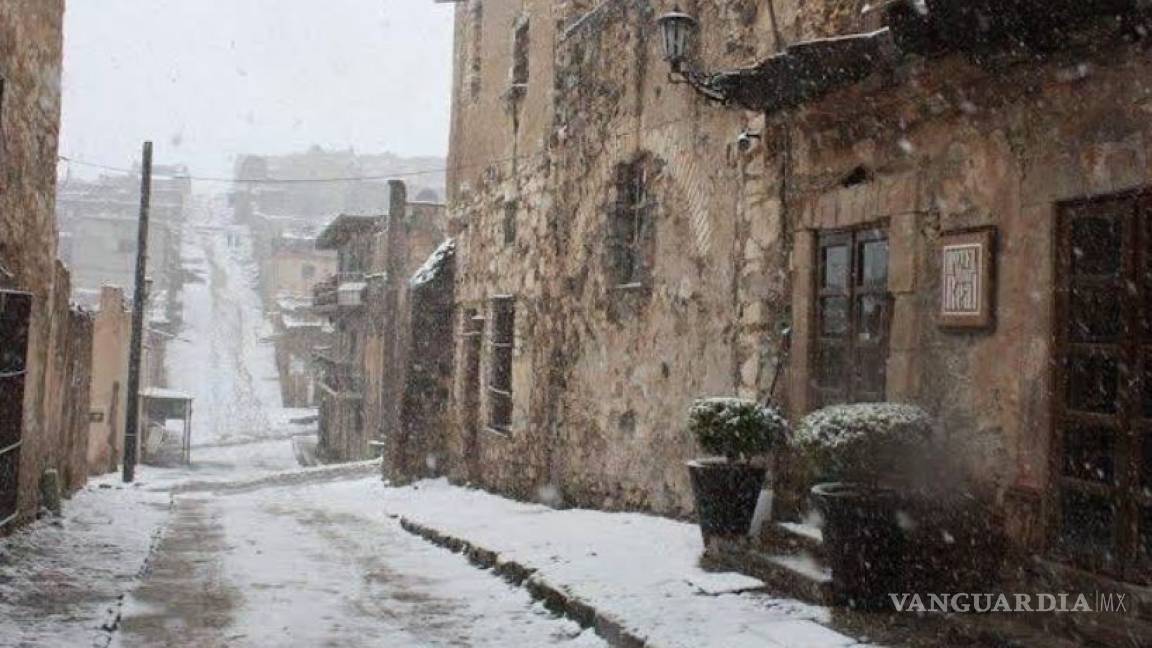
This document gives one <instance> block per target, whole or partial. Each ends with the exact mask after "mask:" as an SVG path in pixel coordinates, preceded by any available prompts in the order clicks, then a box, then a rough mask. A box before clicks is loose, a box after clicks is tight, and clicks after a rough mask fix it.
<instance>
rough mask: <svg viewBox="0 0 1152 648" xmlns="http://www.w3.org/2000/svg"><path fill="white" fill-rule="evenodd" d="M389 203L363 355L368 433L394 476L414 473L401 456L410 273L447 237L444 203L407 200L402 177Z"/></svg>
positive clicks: (375, 267) (379, 244)
mask: <svg viewBox="0 0 1152 648" xmlns="http://www.w3.org/2000/svg"><path fill="white" fill-rule="evenodd" d="M390 195H391V205H390V207H389V216H388V217H387V220H386V222H383V223H382V226H381V228H380V230H379V231H378V232H377V234H376V238H375V247H374V255H373V262H372V273H371V276H372V277H373V279H372V281H371V282H370V285H369V289H368V313H369V315H368V316H369V321H370V330H369V334H368V340H367V342H366V343H365V353H364V355H363V360H362V361H363V363H364V375H365V385H366V388H365V401H364V411H365V420H366V421H367V422H368V425H369V427H370V429H369V430H368V433H369V435H370V438H373V439H377V440H381V441H383V442H384V443H385V444H386V445H385V452H386V456H387V457H388V458H389V459H390V460H392V465H391V466H390V472H391V473H392V477H393V478H395V479H404V478H406V477H407V476H408V475H410V474H411V471H410V470H408V466H407V462H405V461H403V460H402V459H400V458H399V456H400V454H402V453H401V451H400V450H399V445H398V444H400V443H401V439H402V438H403V437H404V424H403V415H402V411H403V402H404V392H405V384H406V382H407V380H408V370H409V368H410V363H411V361H412V352H413V349H412V340H413V336H414V335H415V332H414V330H413V322H414V308H416V306H415V304H414V302H413V301H412V293H411V289H410V286H409V278H410V277H411V276H412V274H413V272H415V271H416V269H417V268H419V267H420V266H421V264H422V263H423V262H424V260H425V259H427V258H428V255H430V254H431V253H432V251H433V250H435V249H436V247H437V246H438V245H439V244H440V243H441V242H442V241H443V240H444V238H445V236H446V232H447V224H446V218H445V210H444V207H443V205H436V204H431V203H410V202H408V192H407V187H406V186H405V184H404V183H403V182H400V181H392V182H391V191H390Z"/></svg>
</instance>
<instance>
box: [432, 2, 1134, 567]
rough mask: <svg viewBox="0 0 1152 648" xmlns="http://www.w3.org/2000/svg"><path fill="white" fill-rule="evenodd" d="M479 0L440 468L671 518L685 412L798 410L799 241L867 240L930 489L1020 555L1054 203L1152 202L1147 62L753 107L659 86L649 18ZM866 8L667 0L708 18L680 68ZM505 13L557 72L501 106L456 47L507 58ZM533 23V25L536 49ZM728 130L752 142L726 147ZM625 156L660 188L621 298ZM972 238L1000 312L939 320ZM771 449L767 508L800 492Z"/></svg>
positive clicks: (805, 355)
mask: <svg viewBox="0 0 1152 648" xmlns="http://www.w3.org/2000/svg"><path fill="white" fill-rule="evenodd" d="M478 4H479V3H477V2H473V3H471V7H469V6H463V5H462V6H460V7H459V9H458V14H457V30H456V34H457V45H456V51H457V74H456V81H455V87H454V91H455V95H454V101H455V104H454V125H453V128H454V130H453V137H452V155H451V157H450V166H452V167H453V169H454V170H453V174H452V176H451V179H450V189H449V195H450V196H451V197H452V201H451V204H450V212H451V214H450V217H451V218H452V219H454V220H455V221H457V222H458V223H459V224H460V226H461V227H462V233H461V235H460V237H459V241H458V248H457V257H456V295H455V299H456V303H457V308H456V317H455V320H456V337H457V343H456V351H455V367H456V369H455V375H454V378H453V388H452V417H453V424H452V426H451V433H450V435H449V438H448V439H447V440H446V445H447V448H448V452H449V457H450V462H449V473H450V474H451V475H452V476H453V477H454V478H455V479H458V480H471V481H474V482H478V483H480V484H481V485H483V486H485V487H487V488H491V489H494V490H498V491H501V492H505V493H508V494H511V495H514V496H517V497H522V498H527V499H543V500H545V501H548V502H549V503H552V504H576V505H582V506H595V507H602V508H641V509H647V510H652V511H656V512H659V513H664V514H669V515H676V516H687V515H690V514H691V511H692V502H691V497H690V492H689V488H688V484H687V479H686V475H685V471H684V469H683V466H682V462H683V461H684V460H685V459H688V458H690V457H692V456H693V455H695V454H697V453H698V451H699V450H698V448H696V447H695V444H694V442H693V440H692V439H691V438H690V437H689V436H688V435H687V433H686V431H685V429H684V415H685V410H686V408H687V406H688V404H689V403H690V402H691V400H692V399H693V398H696V397H700V396H719V395H733V394H734V395H740V396H745V397H754V398H761V399H763V398H768V397H771V398H773V399H774V400H776V401H777V402H779V403H781V404H782V405H783V406H785V407H786V409H787V410H788V412H789V414H790V415H791V416H792V417H793V418H794V419H798V418H799V417H801V416H802V415H804V414H805V413H807V412H808V411H810V410H811V409H812V408H813V407H814V403H813V401H812V399H811V398H810V394H809V385H810V381H811V378H812V374H813V367H812V361H811V352H812V339H813V335H814V333H813V326H814V321H813V318H814V312H815V303H816V298H815V285H814V284H815V272H816V268H815V260H816V259H815V254H816V240H817V236H818V233H819V232H820V231H823V230H838V229H843V228H850V227H854V226H860V225H867V224H874V225H878V226H882V227H883V228H884V229H885V230H886V231H887V235H888V241H889V261H888V264H889V265H888V282H889V284H888V292H889V293H890V294H889V298H890V299H891V304H892V315H891V320H890V323H889V331H888V338H889V340H888V344H889V349H888V355H887V358H886V363H885V366H886V380H887V383H886V394H885V397H886V398H887V399H889V400H898V401H912V402H916V403H918V404H921V405H922V406H924V407H925V408H926V409H927V410H928V411H930V412H931V413H932V414H934V415H935V416H936V417H937V419H938V420H939V421H940V422H941V427H942V431H943V433H944V435H945V437H947V438H948V439H949V440H950V443H951V444H953V445H954V446H955V449H954V450H955V451H954V452H952V453H950V455H949V457H948V459H949V461H948V462H947V463H948V465H940V466H932V468H934V469H937V468H938V469H939V472H937V473H935V474H936V476H937V477H938V481H939V482H940V484H938V485H941V486H950V485H955V487H956V489H959V488H968V489H973V490H975V491H977V492H979V493H981V494H983V495H984V496H985V497H986V499H988V500H990V501H992V502H995V503H996V504H998V505H999V507H1000V512H1001V513H1003V517H1004V519H1007V520H1010V521H1011V522H1010V524H1009V526H1010V527H1011V528H1010V529H1009V532H1010V533H1011V534H1013V536H1014V537H1016V538H1017V539H1019V540H1022V541H1024V542H1026V543H1031V544H1032V546H1036V544H1037V542H1040V541H1039V540H1036V536H1037V535H1043V529H1044V527H1045V525H1046V524H1047V522H1048V520H1046V519H1045V517H1044V516H1045V515H1046V511H1047V510H1048V509H1047V505H1048V503H1050V499H1051V494H1052V493H1051V489H1050V482H1051V478H1052V475H1050V474H1049V470H1050V457H1049V444H1050V439H1051V438H1052V436H1053V424H1052V421H1051V413H1050V410H1051V406H1052V402H1051V399H1052V395H1051V392H1052V380H1053V378H1052V371H1053V357H1054V355H1053V333H1054V329H1053V323H1052V322H1053V310H1054V293H1055V290H1056V286H1055V284H1054V281H1055V279H1054V276H1055V261H1054V257H1055V251H1054V247H1053V240H1054V237H1055V231H1054V225H1053V223H1054V221H1055V213H1056V210H1057V208H1058V205H1059V203H1060V202H1061V201H1067V200H1071V199H1077V198H1083V197H1088V196H1100V195H1108V194H1113V193H1116V192H1124V191H1132V190H1137V189H1143V188H1146V187H1149V186H1152V164H1150V162H1149V157H1148V154H1147V150H1148V143H1149V140H1148V138H1149V136H1150V135H1152V133H1150V132H1149V129H1148V126H1147V123H1148V121H1147V115H1148V112H1149V111H1150V110H1152V108H1150V105H1152V99H1150V96H1149V89H1148V86H1147V84H1146V83H1144V82H1143V81H1142V79H1144V78H1146V77H1147V74H1148V71H1149V70H1148V63H1147V57H1146V49H1144V48H1143V46H1140V45H1133V44H1129V43H1128V42H1126V41H1125V40H1124V39H1123V38H1121V37H1120V36H1118V35H1117V34H1116V33H1114V32H1113V33H1111V34H1110V35H1108V36H1107V38H1102V39H1096V40H1094V41H1092V43H1093V46H1092V47H1091V48H1089V49H1088V50H1087V51H1081V50H1077V51H1074V52H1069V53H1065V54H1050V55H1048V56H1045V57H1043V58H1037V57H1036V56H1019V57H1016V56H1011V55H1009V56H1000V57H996V58H993V59H986V62H985V63H983V64H981V63H977V62H976V59H973V58H970V57H966V56H964V55H959V54H957V55H950V56H946V57H942V58H932V59H922V58H918V57H908V58H906V59H904V60H903V61H902V62H901V63H900V64H899V65H898V66H896V68H895V69H894V70H892V71H889V72H886V73H883V74H878V75H874V76H873V77H872V78H869V79H867V80H866V81H864V82H861V83H857V84H855V85H854V86H851V87H849V88H845V89H842V90H839V91H837V92H834V93H832V94H830V95H829V96H827V97H825V98H824V99H823V100H820V101H817V102H815V103H812V104H809V105H807V106H804V107H802V108H801V109H798V110H795V111H790V112H789V113H787V114H772V115H763V114H755V113H749V112H744V111H741V110H740V109H738V108H736V107H732V106H729V107H721V106H717V105H714V104H710V103H708V102H706V101H704V100H703V99H701V98H700V97H699V96H698V95H696V94H695V93H693V92H692V91H691V90H689V89H688V88H686V87H683V86H679V85H674V84H670V83H669V80H668V77H667V66H666V64H665V63H663V62H662V60H661V52H660V49H659V48H660V43H659V42H658V37H657V36H658V32H657V31H656V28H655V23H654V21H655V18H656V16H658V15H659V13H660V12H662V11H666V10H669V9H671V6H670V5H671V3H660V2H639V1H632V0H608V1H606V2H578V1H576V0H572V1H569V2H562V3H555V4H554V5H551V6H543V5H538V4H536V3H533V2H519V1H512V0H508V1H506V2H499V1H497V0H487V1H486V2H484V3H483V14H482V15H483V20H482V21H480V22H479V23H477V22H476V19H475V16H476V11H475V7H476V6H477V5H478ZM859 4H860V3H854V2H843V1H836V2H832V1H829V2H818V3H804V2H787V1H782V2H777V3H775V9H776V11H775V14H776V20H775V21H773V20H772V16H771V15H770V14H769V12H768V11H766V9H767V7H766V3H759V2H719V1H717V2H711V1H708V0H699V1H698V2H689V3H686V6H685V9H686V10H688V11H689V12H690V13H692V14H693V15H695V16H696V17H697V18H698V20H699V21H700V25H701V33H700V42H699V52H698V56H699V59H700V60H701V62H702V65H703V66H704V67H706V68H708V69H731V68H734V67H740V66H743V65H748V64H750V63H755V62H757V61H759V60H762V59H763V58H764V57H766V56H768V55H770V54H771V53H772V52H773V51H774V50H775V49H776V48H777V47H778V44H777V39H776V37H775V33H776V32H779V33H780V35H781V39H780V42H781V44H788V43H794V42H796V41H797V40H800V39H810V38H821V37H826V36H835V35H843V34H846V33H853V32H859V31H863V30H868V29H873V28H875V27H877V26H878V23H877V22H876V21H877V20H878V18H877V17H876V16H875V15H871V14H869V15H861V14H860V13H859V8H860V7H859V6H858V5H859ZM493 15H495V16H499V17H500V18H499V19H493V20H495V22H494V23H492V24H489V23H488V21H489V16H493ZM525 16H527V17H528V19H529V20H531V24H532V26H533V39H532V42H531V48H530V54H531V57H532V60H533V62H534V64H536V62H537V61H542V62H541V63H540V65H541V66H543V67H545V68H547V67H549V66H551V72H550V73H547V74H545V75H543V76H544V78H545V79H546V80H547V81H550V82H551V86H543V87H542V86H541V85H540V84H537V82H536V77H535V76H533V77H532V78H531V80H530V81H529V82H528V85H527V87H526V88H523V89H520V90H519V91H518V92H517V93H516V94H515V95H514V96H511V97H505V98H504V99H503V100H504V101H505V104H504V105H506V106H507V107H508V109H507V110H504V111H503V112H500V111H495V110H488V111H481V110H480V109H479V108H477V106H483V105H487V104H486V103H485V102H488V103H489V104H491V105H497V104H495V103H492V102H496V101H497V100H498V99H499V97H497V96H495V95H496V94H498V92H497V90H500V92H503V90H502V89H500V88H501V86H499V85H498V86H497V89H493V88H491V86H490V83H489V78H488V76H484V74H483V73H482V75H481V76H482V79H481V80H482V83H481V84H480V86H479V87H480V89H479V91H476V90H474V89H473V87H471V86H469V85H468V82H469V81H468V80H469V79H470V78H473V77H474V73H473V68H472V67H470V65H471V64H470V61H473V60H474V59H475V58H476V57H475V56H474V55H473V54H472V53H473V52H475V51H480V52H483V53H484V56H483V57H482V58H483V59H484V60H483V63H484V65H494V66H495V67H497V68H498V69H507V65H509V64H510V63H511V61H510V57H511V50H510V48H508V47H507V42H506V40H503V39H505V37H506V36H507V35H508V34H509V33H510V27H509V25H511V24H512V21H513V20H515V21H521V20H524V19H525ZM538 16H539V17H546V20H545V22H547V23H548V24H549V25H550V27H548V28H546V37H545V39H544V40H543V41H542V42H537V40H536V39H535V31H534V30H535V26H536V25H537V24H539V22H540V21H539V20H537V17H538ZM476 25H480V26H481V27H482V32H483V33H482V34H481V39H480V40H481V43H480V45H479V46H477V45H476V43H475V39H476V34H477V31H476V29H475V27H476ZM493 39H496V40H497V41H498V42H499V43H502V45H501V46H500V47H499V48H497V47H496V46H495V45H492V44H491V41H492V40H493ZM501 57H503V58H501ZM493 59H494V60H495V62H493ZM533 69H535V68H533ZM486 93H491V94H492V95H493V96H486ZM521 115H525V116H527V115H531V116H534V117H532V118H523V119H522V118H521ZM745 129H747V130H748V131H749V132H751V133H753V134H758V135H760V137H759V138H756V139H753V140H752V142H751V145H750V146H749V147H745V148H739V147H736V146H735V144H734V142H735V139H736V136H737V134H738V133H740V132H741V131H742V130H745ZM525 142H542V145H541V146H540V147H539V148H538V149H528V148H526V147H525V146H524V143H525ZM635 164H639V165H640V166H642V167H643V168H644V169H645V172H646V173H647V191H648V193H649V195H650V197H651V199H652V200H651V204H650V205H649V206H648V229H647V230H645V232H644V236H643V241H642V246H643V250H642V255H641V256H642V261H643V264H642V265H643V273H642V274H641V276H640V279H639V280H638V281H632V282H629V283H628V284H626V285H619V281H618V278H616V277H615V276H614V266H613V261H612V240H613V239H612V237H613V235H614V234H613V230H612V217H613V214H614V213H615V212H616V210H617V209H618V208H619V207H618V205H619V203H620V202H621V200H622V197H621V191H620V189H619V186H620V182H619V179H620V177H621V172H622V170H626V169H627V167H628V166H629V165H635ZM982 226H995V227H996V230H997V231H996V236H997V240H998V243H997V245H998V250H997V259H996V262H997V280H996V294H995V300H994V301H995V304H996V305H997V306H996V323H995V326H994V327H993V328H992V329H990V330H987V331H977V332H967V333H964V332H957V331H955V330H946V329H944V328H942V327H940V326H939V325H938V322H937V321H936V312H937V308H938V300H939V289H940V268H939V260H938V258H937V246H938V243H939V241H940V234H941V233H942V232H948V231H955V230H961V229H969V228H974V227H982ZM509 296H510V297H512V298H513V299H514V303H515V330H514V352H513V364H512V379H511V384H512V387H513V389H512V392H513V402H514V408H513V416H512V423H511V426H510V427H509V428H508V429H493V428H492V427H491V426H489V425H487V424H486V423H487V422H488V421H489V418H490V414H491V411H490V407H491V406H490V401H491V398H490V394H489V387H490V384H491V382H492V379H493V350H492V325H493V299H494V298H497V297H509ZM785 331H791V335H790V337H786V336H785V335H784V332H785ZM477 339H479V340H481V342H480V343H477V342H476V340H477ZM778 370H781V371H782V373H781V376H780V380H779V384H778V385H777V388H776V391H775V392H774V393H772V394H769V388H770V386H772V385H773V384H774V378H775V376H776V374H777V372H778ZM788 459H789V457H787V456H782V457H781V458H780V460H781V461H782V462H783V464H782V465H781V466H780V468H781V470H779V471H778V472H779V474H780V475H782V477H781V481H780V482H779V483H778V484H777V485H778V486H779V487H780V488H778V494H782V495H783V496H782V497H781V499H780V503H781V504H782V506H781V507H780V511H782V512H783V513H784V514H785V515H790V514H794V513H795V512H796V509H798V508H800V507H802V506H803V499H804V497H803V493H804V486H805V481H804V478H803V476H799V475H797V474H796V471H795V470H793V469H791V468H789V461H788Z"/></svg>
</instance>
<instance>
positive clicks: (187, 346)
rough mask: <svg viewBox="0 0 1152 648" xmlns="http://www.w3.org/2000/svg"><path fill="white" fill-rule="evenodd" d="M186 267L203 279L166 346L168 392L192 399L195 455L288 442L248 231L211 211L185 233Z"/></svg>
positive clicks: (188, 287) (189, 293) (191, 287)
mask: <svg viewBox="0 0 1152 648" xmlns="http://www.w3.org/2000/svg"><path fill="white" fill-rule="evenodd" d="M181 246H182V249H181V259H182V261H183V264H184V268H185V270H187V271H189V272H190V273H193V274H194V275H196V276H198V277H199V280H198V281H190V282H188V283H186V284H185V286H184V291H183V294H182V302H183V317H184V323H183V330H182V331H181V333H180V335H179V338H178V339H176V340H173V341H172V342H171V343H170V344H169V346H168V352H167V358H166V369H167V373H168V382H169V386H170V387H172V388H173V389H177V390H180V391H183V392H187V393H189V394H191V395H192V396H193V397H194V398H195V402H194V406H193V407H194V409H193V412H194V414H193V425H194V427H193V435H192V444H193V448H195V446H198V445H217V444H220V443H229V442H234V441H238V440H252V439H257V438H273V437H282V436H285V433H286V432H288V431H289V430H286V429H285V427H284V426H285V425H286V424H287V419H288V418H289V417H291V416H292V415H293V414H296V415H300V412H299V411H297V412H291V411H287V412H286V411H284V410H283V408H282V401H281V397H280V386H279V382H278V380H279V377H278V375H277V373H276V363H275V349H274V347H273V344H272V342H271V340H270V339H269V338H270V336H271V335H272V333H273V330H272V326H271V324H270V322H269V321H268V320H267V318H266V317H265V316H264V311H263V309H262V305H261V302H260V295H259V293H258V292H257V290H256V285H257V283H256V282H257V274H256V273H257V268H256V264H255V262H254V261H253V257H252V239H251V236H250V235H249V233H248V229H247V228H246V227H241V226H237V225H233V224H231V214H230V213H229V211H228V210H225V209H214V210H210V211H206V212H203V213H201V214H199V218H197V219H195V220H192V221H191V222H190V223H188V224H187V225H186V226H185V228H184V232H183V236H182V243H181Z"/></svg>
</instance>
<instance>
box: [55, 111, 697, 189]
mask: <svg viewBox="0 0 1152 648" xmlns="http://www.w3.org/2000/svg"><path fill="white" fill-rule="evenodd" d="M693 119H695V117H681V118H678V119H670V120H668V121H664V122H660V123H658V124H653V125H651V126H648V127H646V128H640V129H635V128H622V129H619V130H617V131H614V132H610V133H607V136H608V137H620V136H623V135H635V134H642V133H650V132H654V131H657V130H660V129H662V128H666V127H668V126H673V125H676V124H679V123H683V122H688V121H691V120H693ZM547 152H548V148H546V147H545V148H540V149H538V150H536V151H533V152H529V153H522V154H519V155H514V156H508V157H503V158H495V159H491V160H484V161H481V162H474V163H471V164H461V165H457V166H454V167H442V168H436V169H422V170H419V171H405V172H400V173H389V174H387V175H369V176H348V177H334V178H284V179H277V178H267V179H253V180H245V179H241V178H224V177H220V176H197V175H187V174H175V173H153V177H157V178H167V179H173V180H191V181H195V182H217V183H223V184H234V185H285V184H289V185H290V184H322V183H338V182H375V181H380V180H391V179H395V178H411V177H417V176H422V175H432V174H438V173H447V172H449V171H460V170H462V169H470V168H478V167H489V166H493V165H496V164H504V163H507V162H512V161H514V160H525V159H532V158H534V157H538V156H541V155H544V154H545V153H547ZM57 159H58V160H59V161H61V162H64V163H66V164H75V165H76V166H82V167H89V168H93V169H101V170H104V171H113V172H117V173H123V174H127V175H132V174H135V173H138V171H137V170H136V169H129V168H125V167H117V166H112V165H108V164H100V163H97V162H89V161H87V160H80V159H76V158H72V157H69V156H66V155H59V156H57Z"/></svg>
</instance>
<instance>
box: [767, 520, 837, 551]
mask: <svg viewBox="0 0 1152 648" xmlns="http://www.w3.org/2000/svg"><path fill="white" fill-rule="evenodd" d="M760 541H761V543H762V544H763V545H764V546H765V547H767V548H770V549H771V551H772V552H774V553H775V552H778V553H784V554H801V553H806V554H809V555H811V556H812V557H814V558H817V559H820V560H823V558H824V534H823V532H821V530H820V528H819V527H816V526H813V525H811V524H803V523H799V522H775V523H773V524H770V525H766V526H765V527H764V529H763V530H762V531H761V534H760Z"/></svg>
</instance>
